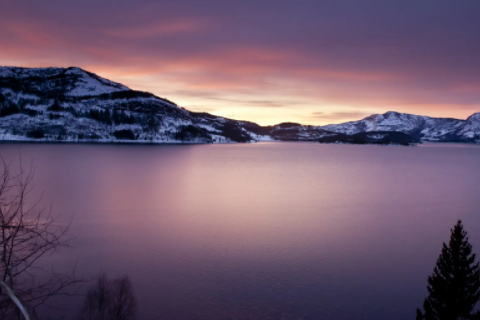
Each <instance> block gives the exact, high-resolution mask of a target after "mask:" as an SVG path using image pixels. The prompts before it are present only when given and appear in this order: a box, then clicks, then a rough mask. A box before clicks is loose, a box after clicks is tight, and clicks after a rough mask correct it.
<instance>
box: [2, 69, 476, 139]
mask: <svg viewBox="0 0 480 320" xmlns="http://www.w3.org/2000/svg"><path fill="white" fill-rule="evenodd" d="M373 131H375V132H376V131H379V132H401V133H403V134H407V135H410V136H411V137H412V138H413V139H418V140H419V141H430V142H465V143H480V112H478V113H474V114H472V115H471V116H470V117H468V118H467V119H466V120H460V119H453V118H433V117H428V116H419V115H414V114H407V113H399V112H395V111H388V112H386V113H384V114H373V115H370V116H368V117H366V118H364V119H361V120H357V121H349V122H345V123H340V124H329V125H326V126H311V125H302V124H298V123H291V122H286V123H280V124H277V125H274V126H260V125H258V124H256V123H253V122H249V121H239V120H233V119H228V118H224V117H219V116H215V115H211V114H208V113H202V112H192V111H188V110H186V109H184V108H182V107H179V106H178V105H177V104H175V103H174V102H172V101H170V100H168V99H166V98H161V97H158V96H155V95H154V94H152V93H149V92H142V91H137V90H132V89H130V88H128V87H127V86H125V85H123V84H120V83H117V82H113V81H110V80H108V79H105V78H102V77H100V76H98V75H96V74H94V73H91V72H88V71H86V70H83V69H81V68H77V67H69V68H53V67H51V68H22V67H0V141H2V140H3V141H11V140H17V141H89V142H92V141H98V142H151V143H181V142H191V143H230V142H253V141H262V140H283V141H285V140H287V141H319V139H322V138H323V137H326V136H329V135H331V134H332V133H335V134H344V135H354V134H358V133H362V132H373Z"/></svg>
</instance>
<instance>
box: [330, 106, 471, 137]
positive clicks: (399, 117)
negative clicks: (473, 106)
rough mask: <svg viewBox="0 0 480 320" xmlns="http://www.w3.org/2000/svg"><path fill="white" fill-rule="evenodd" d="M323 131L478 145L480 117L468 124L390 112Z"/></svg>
mask: <svg viewBox="0 0 480 320" xmlns="http://www.w3.org/2000/svg"><path fill="white" fill-rule="evenodd" d="M322 128H323V129H325V130H328V131H333V132H337V133H344V134H356V133H360V132H370V131H397V132H403V133H406V134H409V135H411V136H412V137H415V138H419V139H421V140H422V141H432V142H472V143H480V132H479V130H480V113H476V114H474V115H472V116H470V117H469V118H468V119H467V120H458V119H451V118H431V117H427V116H417V115H413V114H406V113H398V112H392V111H389V112H387V113H385V114H375V115H371V116H369V117H367V118H365V119H363V120H359V121H352V122H346V123H342V124H332V125H328V126H324V127H322Z"/></svg>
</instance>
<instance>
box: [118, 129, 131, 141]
mask: <svg viewBox="0 0 480 320" xmlns="http://www.w3.org/2000/svg"><path fill="white" fill-rule="evenodd" d="M113 135H114V136H115V138H117V139H118V140H135V134H134V133H133V132H132V130H128V129H124V130H117V131H115V132H114V133H113Z"/></svg>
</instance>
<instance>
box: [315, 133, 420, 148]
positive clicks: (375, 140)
mask: <svg viewBox="0 0 480 320" xmlns="http://www.w3.org/2000/svg"><path fill="white" fill-rule="evenodd" d="M318 142H320V143H345V144H377V145H400V146H415V145H417V144H418V143H421V141H420V140H419V139H416V138H414V137H412V136H410V135H409V134H406V133H403V132H398V131H370V132H360V133H356V134H343V133H331V134H328V135H325V136H323V137H321V138H319V139H318Z"/></svg>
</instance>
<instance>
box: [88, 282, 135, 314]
mask: <svg viewBox="0 0 480 320" xmlns="http://www.w3.org/2000/svg"><path fill="white" fill-rule="evenodd" d="M136 309H137V303H136V300H135V296H134V294H133V287H132V284H131V282H130V280H129V278H128V277H127V276H124V277H122V278H117V279H115V280H113V281H110V280H109V279H108V278H107V276H106V275H105V274H102V275H100V277H99V278H98V280H97V283H96V285H95V286H94V287H92V288H91V289H90V290H89V291H88V292H87V295H86V297H85V303H84V305H83V309H82V311H81V314H80V320H133V319H135V312H136Z"/></svg>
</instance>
